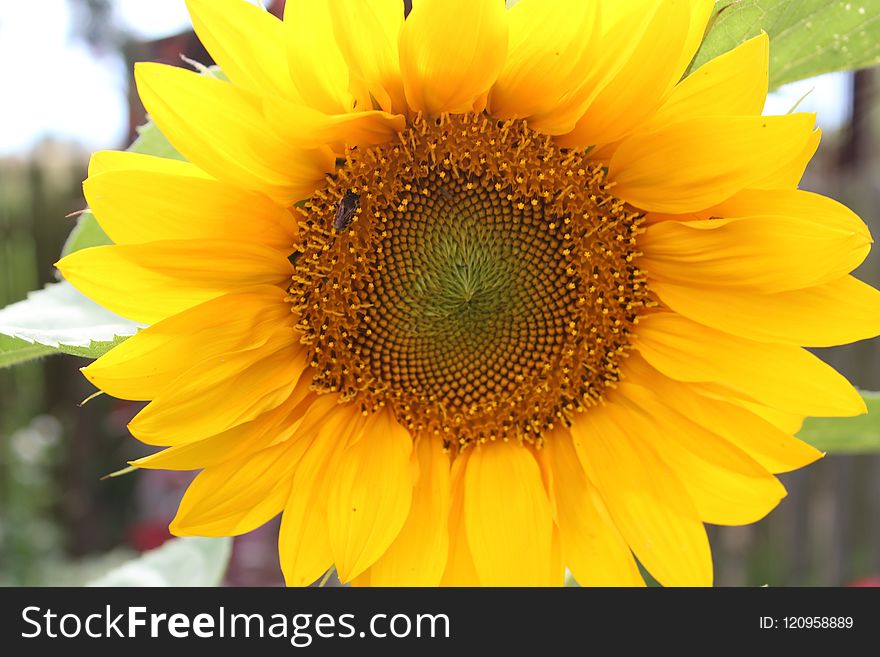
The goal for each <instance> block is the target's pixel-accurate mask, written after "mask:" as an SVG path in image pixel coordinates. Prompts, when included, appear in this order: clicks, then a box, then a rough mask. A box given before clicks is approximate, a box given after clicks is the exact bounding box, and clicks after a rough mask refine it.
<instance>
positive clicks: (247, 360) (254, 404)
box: [128, 327, 305, 445]
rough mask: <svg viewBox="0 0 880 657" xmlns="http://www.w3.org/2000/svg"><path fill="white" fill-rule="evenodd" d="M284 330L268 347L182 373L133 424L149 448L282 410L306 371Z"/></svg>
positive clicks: (213, 360) (301, 353)
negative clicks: (280, 407)
mask: <svg viewBox="0 0 880 657" xmlns="http://www.w3.org/2000/svg"><path fill="white" fill-rule="evenodd" d="M292 342H293V336H292V331H291V330H290V329H287V328H285V327H281V330H280V331H279V332H278V335H277V336H274V337H273V338H271V339H270V340H269V341H268V342H267V343H266V344H265V345H263V346H260V347H257V348H256V349H248V350H245V351H239V352H235V353H231V354H225V355H222V356H215V357H214V358H211V359H209V360H206V361H203V362H201V363H199V364H198V365H196V366H194V367H192V368H190V369H189V370H186V371H184V372H183V373H182V374H181V375H180V377H178V379H177V380H176V381H175V382H174V384H172V385H171V386H170V387H169V388H168V389H167V390H166V391H165V392H163V394H161V395H160V396H158V397H156V398H155V399H154V400H153V401H152V402H151V403H150V404H148V405H147V407H146V408H144V409H143V410H142V411H141V412H140V413H138V414H137V415H136V416H135V417H134V419H133V420H132V421H131V422H130V423H129V425H128V429H129V431H131V433H132V435H134V436H135V437H136V438H137V439H138V440H140V441H141V442H145V443H147V444H149V445H180V444H183V443H188V442H194V441H197V440H202V439H204V438H207V437H208V436H213V435H214V434H218V433H220V432H222V431H225V430H226V429H228V428H230V427H234V426H236V425H239V424H244V423H245V422H248V421H250V420H252V419H254V418H256V417H258V416H259V415H261V414H262V413H266V412H268V411H271V410H272V409H275V408H277V407H278V406H280V405H281V404H282V403H283V402H284V400H285V399H287V398H288V397H289V396H290V394H291V392H292V391H293V389H294V388H295V386H296V383H297V381H298V379H299V376H300V374H301V373H302V371H303V369H305V350H304V348H303V347H302V345H299V344H293V343H292Z"/></svg>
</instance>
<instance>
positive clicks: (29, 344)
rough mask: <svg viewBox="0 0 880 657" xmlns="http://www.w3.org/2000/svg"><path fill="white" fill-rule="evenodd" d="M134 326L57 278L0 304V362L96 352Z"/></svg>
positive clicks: (113, 343) (106, 348) (103, 350)
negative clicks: (7, 303)
mask: <svg viewBox="0 0 880 657" xmlns="http://www.w3.org/2000/svg"><path fill="white" fill-rule="evenodd" d="M138 328H140V325H139V324H137V323H135V322H132V321H130V320H127V319H123V318H122V317H119V316H118V315H115V314H113V313H111V312H110V311H109V310H106V309H105V308H102V307H101V306H99V305H98V304H96V303H95V302H94V301H92V300H91V299H88V298H87V297H85V296H84V295H82V294H80V293H79V292H77V291H76V289H74V288H73V286H72V285H70V283H67V282H63V283H55V284H52V285H49V286H47V287H46V288H44V289H42V290H39V291H37V292H31V293H30V294H29V295H28V298H27V299H25V300H24V301H19V302H18V303H14V304H12V305H10V306H7V307H6V308H4V309H2V310H0V367H6V366H9V365H15V364H17V363H22V362H25V361H26V360H31V359H33V358H40V357H41V356H47V355H50V354H52V353H65V354H72V355H74V356H82V357H85V358H97V357H98V356H100V355H101V354H104V353H106V352H107V351H109V350H110V349H111V348H112V347H114V346H116V345H117V344H119V342H121V341H122V340H124V339H125V338H126V337H128V336H130V335H134V333H136V332H137V330H138Z"/></svg>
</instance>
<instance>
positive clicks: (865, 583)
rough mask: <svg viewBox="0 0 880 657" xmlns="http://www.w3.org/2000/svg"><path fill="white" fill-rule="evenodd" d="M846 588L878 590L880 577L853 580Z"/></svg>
mask: <svg viewBox="0 0 880 657" xmlns="http://www.w3.org/2000/svg"><path fill="white" fill-rule="evenodd" d="M847 586H854V587H856V588H873V587H877V588H880V575H869V576H868V577H860V578H859V579H857V580H853V581H852V582H850V583H849V584H847Z"/></svg>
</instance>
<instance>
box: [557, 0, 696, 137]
mask: <svg viewBox="0 0 880 657" xmlns="http://www.w3.org/2000/svg"><path fill="white" fill-rule="evenodd" d="M611 4H612V3H610V2H605V3H603V4H602V7H601V9H600V20H602V21H605V15H606V12H605V11H604V10H605V9H606V7H608V6H609V5H611ZM613 4H618V3H613ZM619 4H621V5H623V6H624V7H625V8H626V9H629V10H630V11H629V13H627V12H626V9H624V8H623V7H622V8H621V9H612V12H614V13H615V14H619V13H620V12H621V10H622V11H623V12H624V14H625V16H622V17H620V19H619V21H618V22H617V25H615V26H612V27H611V28H610V29H609V30H608V31H606V32H605V34H603V36H602V37H601V38H600V41H599V43H598V44H597V48H598V50H599V52H606V51H608V50H609V49H610V50H611V51H612V52H615V51H616V57H617V58H618V62H616V63H614V64H613V69H612V73H613V75H611V76H610V77H608V78H606V79H605V80H603V81H602V82H600V83H599V85H598V88H597V90H596V93H595V97H594V98H592V100H591V101H590V103H589V107H587V109H586V111H585V112H584V113H583V115H582V116H581V117H580V118H579V119H578V121H577V124H576V125H575V127H574V129H573V130H572V131H571V132H570V133H568V134H566V135H564V136H561V137H560V138H559V140H558V141H559V143H560V144H561V145H563V146H572V147H586V146H592V145H595V144H607V143H609V142H614V141H617V140H619V139H621V138H623V137H625V136H626V135H627V134H629V133H631V132H632V131H633V130H635V129H637V128H638V127H639V126H640V125H641V124H642V123H644V122H645V121H646V120H647V119H648V118H649V117H650V116H651V115H652V114H653V113H654V112H655V111H656V110H657V108H658V107H660V105H661V103H662V102H663V100H664V98H665V96H666V95H667V93H668V92H669V90H670V89H671V88H672V87H673V86H674V85H675V83H676V82H678V80H679V79H681V76H682V74H683V73H684V70H685V68H686V67H687V65H688V63H689V62H690V59H691V57H693V54H694V52H696V48H697V46H698V45H699V39H700V37H702V34H703V30H704V28H705V24H706V19H708V15H706V11H705V10H706V5H707V4H709V5H711V3H707V2H706V0H699V1H691V0H665V1H664V2H639V3H619ZM615 18H616V16H615ZM620 30H623V32H621V31H620ZM621 43H632V44H633V45H634V49H633V50H631V51H627V50H624V51H622V52H621V51H620V44H621Z"/></svg>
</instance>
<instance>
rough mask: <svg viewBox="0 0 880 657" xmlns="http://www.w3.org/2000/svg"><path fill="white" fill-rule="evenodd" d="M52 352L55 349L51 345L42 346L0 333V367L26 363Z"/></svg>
mask: <svg viewBox="0 0 880 657" xmlns="http://www.w3.org/2000/svg"><path fill="white" fill-rule="evenodd" d="M54 353H55V350H54V349H52V348H51V347H44V346H43V345H41V344H34V343H32V342H28V341H27V340H21V339H19V338H12V337H9V336H8V335H0V369H2V368H4V367H12V366H13V365H18V364H19V363H26V362H27V361H29V360H34V359H36V358H42V357H43V356H49V355H51V354H54Z"/></svg>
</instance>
